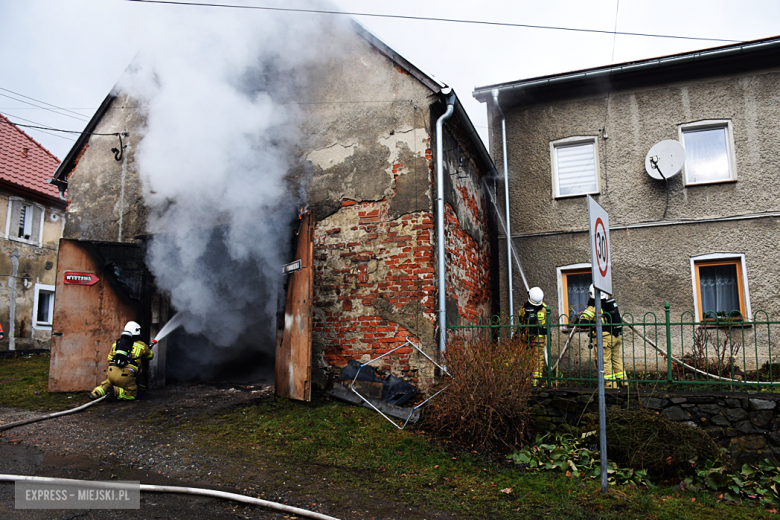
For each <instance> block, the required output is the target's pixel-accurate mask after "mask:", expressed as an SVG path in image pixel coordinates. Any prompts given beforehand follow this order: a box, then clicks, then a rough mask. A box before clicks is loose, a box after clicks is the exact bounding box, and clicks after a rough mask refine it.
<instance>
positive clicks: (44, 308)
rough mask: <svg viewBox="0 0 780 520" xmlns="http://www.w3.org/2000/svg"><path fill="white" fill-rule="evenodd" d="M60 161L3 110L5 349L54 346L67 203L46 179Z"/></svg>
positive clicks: (1, 299)
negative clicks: (57, 276) (57, 278)
mask: <svg viewBox="0 0 780 520" xmlns="http://www.w3.org/2000/svg"><path fill="white" fill-rule="evenodd" d="M59 163H60V161H59V159H57V158H56V157H55V156H54V155H52V154H51V153H50V152H49V151H48V150H46V149H45V148H44V147H43V146H41V145H40V144H39V143H37V142H36V141H35V140H34V139H33V138H32V137H30V136H29V135H27V134H26V133H25V132H24V131H23V130H22V129H21V128H19V127H18V126H16V125H14V124H13V123H11V122H10V121H9V120H8V118H6V117H5V116H3V115H0V215H2V218H3V219H4V223H3V224H2V228H0V229H2V230H3V242H2V247H0V280H2V283H0V323H1V324H2V326H3V329H4V331H5V338H4V339H2V340H0V349H2V350H22V349H31V348H49V344H50V340H51V325H52V315H53V310H54V278H55V273H56V269H55V268H56V264H57V247H58V243H59V239H60V237H61V236H62V229H63V224H64V215H65V210H66V208H67V203H66V202H65V201H63V200H62V199H60V197H59V194H58V192H57V188H55V187H54V186H52V185H50V184H48V183H47V182H46V181H47V179H49V178H51V176H52V175H53V174H54V171H55V170H56V169H57V166H58V165H59Z"/></svg>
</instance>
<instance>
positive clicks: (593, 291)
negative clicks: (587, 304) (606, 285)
mask: <svg viewBox="0 0 780 520" xmlns="http://www.w3.org/2000/svg"><path fill="white" fill-rule="evenodd" d="M588 295H589V296H590V297H591V298H593V299H595V298H596V288H595V287H593V284H590V287H589V288H588ZM601 299H602V300H606V299H607V293H605V292H602V293H601Z"/></svg>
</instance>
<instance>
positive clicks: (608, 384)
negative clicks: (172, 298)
mask: <svg viewBox="0 0 780 520" xmlns="http://www.w3.org/2000/svg"><path fill="white" fill-rule="evenodd" d="M599 292H601V291H599ZM589 295H590V299H589V300H588V308H587V309H585V310H584V311H583V312H582V314H581V315H580V319H579V322H580V323H583V324H585V323H595V322H596V290H595V288H594V287H593V285H592V284H591V286H590V289H589ZM601 323H602V331H601V338H602V345H603V346H604V387H605V388H618V387H620V386H621V385H622V381H623V380H624V379H625V378H626V374H625V372H623V356H622V354H621V351H620V347H621V345H622V339H621V336H622V332H623V318H622V317H621V316H620V311H619V310H618V306H617V303H615V299H614V298H609V297H608V296H607V294H606V293H603V292H602V293H601ZM596 341H597V338H596V328H595V327H592V328H591V330H590V348H593V347H595V346H596Z"/></svg>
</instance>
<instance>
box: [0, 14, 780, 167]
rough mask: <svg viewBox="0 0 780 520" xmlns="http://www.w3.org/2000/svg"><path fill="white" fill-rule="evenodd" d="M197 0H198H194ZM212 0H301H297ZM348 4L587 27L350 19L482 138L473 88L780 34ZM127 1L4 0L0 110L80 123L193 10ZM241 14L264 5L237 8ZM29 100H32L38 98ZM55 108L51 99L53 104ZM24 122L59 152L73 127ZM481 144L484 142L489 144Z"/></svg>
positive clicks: (758, 24)
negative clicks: (439, 93)
mask: <svg viewBox="0 0 780 520" xmlns="http://www.w3.org/2000/svg"><path fill="white" fill-rule="evenodd" d="M193 1H194V2H204V1H205V0H193ZM212 3H225V4H243V5H253V6H284V7H289V8H303V9H305V8H308V7H310V5H311V4H310V3H309V2H305V1H300V0H286V1H284V2H277V1H276V0H233V1H231V0H213V1H212ZM334 5H335V7H336V8H338V9H341V10H343V11H348V12H360V13H371V14H381V15H395V16H402V17H433V18H447V19H458V20H469V21H483V22H501V23H512V24H523V25H536V26H548V27H562V28H570V29H590V30H598V31H605V33H592V32H583V31H567V30H553V29H543V28H528V27H505V26H497V25H487V24H477V23H455V22H443V21H430V20H411V19H408V18H382V17H369V16H356V17H355V18H356V19H357V20H358V21H359V22H360V23H362V24H363V25H364V26H365V27H366V28H368V29H369V30H370V31H372V32H373V33H374V34H376V35H377V36H378V37H379V38H380V39H382V40H383V41H384V42H385V43H387V44H388V45H389V46H390V47H392V48H393V49H395V50H396V51H397V52H399V53H400V54H401V55H403V56H404V57H406V58H407V59H408V60H409V61H411V62H412V63H414V64H415V65H416V66H418V67H419V68H421V69H422V70H423V71H425V72H426V73H428V74H430V75H433V76H435V77H436V78H437V79H438V80H439V81H442V82H444V83H446V84H447V85H449V86H451V87H453V88H454V90H455V92H456V93H457V94H458V97H459V98H460V100H461V102H462V103H463V104H464V106H465V108H466V110H467V112H468V113H469V116H470V117H471V119H472V122H473V123H474V125H475V126H476V127H477V130H478V131H479V132H480V135H482V137H483V139H486V136H487V128H486V124H487V123H486V120H487V118H486V112H485V106H484V105H483V104H480V103H478V102H476V101H475V100H474V99H473V97H472V91H473V89H474V88H475V87H478V86H484V85H489V84H493V83H500V82H506V81H513V80H518V79H524V78H531V77H536V76H542V75H547V74H555V73H561V72H567V71H571V70H579V69H584V68H590V67H596V66H602V65H609V64H611V63H621V62H625V61H632V60H638V59H646V58H652V57H656V56H664V55H669V54H675V53H680V52H687V51H692V50H697V49H703V48H708V47H715V46H720V45H726V44H728V43H729V42H728V41H720V42H719V41H711V40H710V41H708V40H693V39H682V38H657V37H648V36H629V35H622V34H618V35H614V34H610V33H611V32H612V31H617V32H618V33H621V32H622V33H644V34H655V35H669V36H681V37H689V38H709V39H714V40H733V41H746V40H754V39H759V38H766V37H771V36H776V35H780V2H778V1H777V0H744V1H742V2H733V1H730V0H704V1H700V0H652V1H648V0H589V1H587V2H585V1H582V0H544V1H539V0H481V1H479V2H475V1H473V0H446V1H439V0H425V1H420V0H395V1H393V2H379V1H371V0H360V1H358V0H335V4H334ZM214 10H220V11H222V10H224V8H216V7H200V6H197V7H192V6H172V5H160V4H148V3H146V4H145V3H140V2H131V1H128V0H24V1H20V0H0V48H2V49H3V51H2V53H0V113H3V114H4V115H6V116H7V117H8V118H9V119H11V120H12V121H14V122H17V123H20V124H27V125H35V126H45V127H49V128H57V129H65V130H72V131H75V132H78V131H80V130H82V129H83V128H84V126H85V124H86V121H87V120H88V119H89V117H90V116H91V115H92V114H93V113H94V111H95V109H97V107H98V106H99V105H100V103H101V101H102V100H103V98H105V96H106V94H107V93H108V92H109V91H110V90H111V88H112V86H113V85H114V84H115V83H116V82H117V81H118V79H119V77H120V75H121V74H122V73H123V71H124V70H125V68H126V67H127V65H128V63H129V62H130V60H131V59H132V58H133V57H134V56H135V55H136V54H137V53H138V51H139V49H141V47H142V45H143V44H144V42H146V41H150V40H153V39H154V38H155V37H156V36H159V33H161V32H162V33H165V32H166V31H168V30H169V29H170V27H171V25H170V24H184V25H186V24H187V23H188V19H192V18H193V17H194V15H195V12H196V11H205V12H206V13H208V12H213V11H214ZM233 12H235V14H236V16H240V17H243V18H245V19H249V20H250V21H251V20H252V18H257V20H258V24H260V22H261V20H262V18H263V17H265V16H268V13H267V12H265V11H262V10H245V9H234V10H233ZM30 103H33V104H34V105H37V106H33V105H31V104H30ZM52 105H53V106H56V107H59V108H56V109H55V108H53V106H52ZM25 131H26V132H28V133H29V134H30V135H32V136H33V137H34V138H35V139H36V140H38V141H39V142H40V143H41V144H42V145H43V146H44V147H46V148H47V149H48V150H50V151H51V152H52V153H54V154H55V155H56V156H57V157H59V158H60V159H62V158H64V157H65V155H66V154H67V153H68V151H69V150H70V147H71V146H72V144H73V141H74V140H75V137H76V134H64V133H60V132H53V131H40V130H35V129H30V128H25ZM486 144H487V143H486Z"/></svg>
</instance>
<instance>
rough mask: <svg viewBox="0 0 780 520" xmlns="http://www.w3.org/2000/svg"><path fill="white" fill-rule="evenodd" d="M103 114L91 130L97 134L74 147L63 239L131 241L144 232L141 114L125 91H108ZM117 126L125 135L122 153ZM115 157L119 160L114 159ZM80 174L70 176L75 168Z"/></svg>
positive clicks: (142, 122) (146, 213)
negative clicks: (139, 155) (137, 154)
mask: <svg viewBox="0 0 780 520" xmlns="http://www.w3.org/2000/svg"><path fill="white" fill-rule="evenodd" d="M106 103H108V104H109V106H108V108H107V109H106V110H105V112H104V114H103V116H102V117H101V118H100V120H99V121H98V123H97V126H95V128H94V129H93V130H92V132H93V133H94V134H96V135H92V136H90V138H89V140H88V141H87V142H86V143H85V144H84V145H83V146H82V147H81V148H80V149H79V150H78V155H77V157H76V159H75V162H74V164H73V165H72V167H71V168H70V171H68V172H67V173H66V175H67V176H68V178H69V180H72V182H69V183H68V198H69V199H70V205H69V206H68V218H67V221H66V223H65V230H64V238H71V239H76V240H101V241H106V242H132V241H134V240H135V239H136V238H137V237H140V236H143V235H145V234H146V233H147V229H146V217H147V215H148V213H149V211H148V208H146V206H145V205H144V203H143V195H142V191H141V181H140V179H139V177H138V170H137V167H136V162H135V152H136V149H137V146H138V143H139V141H140V138H141V136H142V135H143V127H144V124H145V118H144V115H143V113H142V112H141V111H139V110H138V109H137V108H136V107H137V106H138V103H137V102H136V101H135V100H133V99H132V98H130V97H129V96H128V95H126V94H118V95H117V96H116V97H113V96H111V97H110V99H108V100H107V101H106ZM117 131H121V132H126V133H128V134H129V135H128V136H123V138H122V146H123V148H124V150H123V152H122V154H121V155H118V154H117V152H115V151H113V150H112V149H117V150H118V149H119V138H118V137H117V136H115V135H99V134H114V133H116V132H117ZM117 158H119V159H120V160H117ZM76 171H77V172H78V174H77V175H76V176H75V177H74V178H73V179H70V177H71V176H72V174H73V173H74V172H76Z"/></svg>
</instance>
